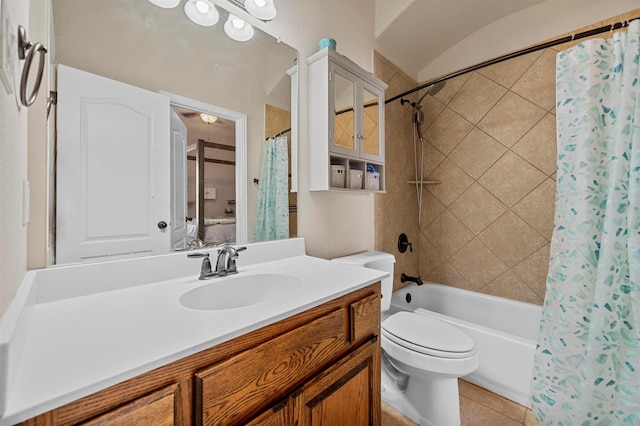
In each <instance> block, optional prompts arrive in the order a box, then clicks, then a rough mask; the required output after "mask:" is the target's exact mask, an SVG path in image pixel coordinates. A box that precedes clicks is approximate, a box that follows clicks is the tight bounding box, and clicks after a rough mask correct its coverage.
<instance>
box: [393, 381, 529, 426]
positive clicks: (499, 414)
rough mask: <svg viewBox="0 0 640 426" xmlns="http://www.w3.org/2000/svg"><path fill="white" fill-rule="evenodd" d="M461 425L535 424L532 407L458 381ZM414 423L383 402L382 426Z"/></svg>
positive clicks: (520, 425) (411, 424) (518, 425)
mask: <svg viewBox="0 0 640 426" xmlns="http://www.w3.org/2000/svg"><path fill="white" fill-rule="evenodd" d="M459 386H460V417H461V421H462V426H538V422H537V421H536V420H535V418H534V417H533V414H532V413H531V410H529V409H527V408H525V407H523V406H522V405H519V404H516V403H515V402H512V401H509V400H508V399H505V398H503V397H501V396H499V395H496V394H494V393H492V392H489V391H487V390H485V389H483V388H481V387H478V386H476V385H473V384H471V383H468V382H465V381H464V380H460V381H459ZM415 424H416V423H414V422H412V421H411V420H409V419H408V418H406V417H404V416H403V415H402V414H400V413H399V412H397V411H395V410H394V409H393V408H391V407H390V406H388V405H386V404H384V403H383V404H382V426H413V425H415Z"/></svg>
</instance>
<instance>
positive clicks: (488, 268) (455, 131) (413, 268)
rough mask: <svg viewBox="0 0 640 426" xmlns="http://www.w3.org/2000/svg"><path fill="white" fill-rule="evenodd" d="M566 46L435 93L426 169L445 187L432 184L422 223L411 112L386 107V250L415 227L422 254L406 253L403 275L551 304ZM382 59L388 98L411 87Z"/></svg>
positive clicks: (382, 232)
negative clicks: (559, 81)
mask: <svg viewBox="0 0 640 426" xmlns="http://www.w3.org/2000/svg"><path fill="white" fill-rule="evenodd" d="M555 53H556V51H555V50H553V49H548V50H544V51H540V52H535V53H531V54H529V55H526V56H523V57H520V58H516V59H512V60H510V61H507V62H503V63H500V64H496V65H493V66H491V67H487V68H484V69H482V70H480V71H477V72H473V73H469V74H466V75H463V76H460V77H457V78H455V79H451V80H449V81H447V83H446V85H445V86H444V88H442V90H441V91H440V92H438V93H436V94H435V95H434V96H431V95H427V96H426V97H425V99H424V101H423V102H422V111H423V112H424V114H425V122H424V124H423V127H422V129H423V133H424V136H425V139H426V140H425V146H424V167H425V170H424V172H425V177H426V178H427V180H430V181H438V182H440V183H438V184H433V185H428V186H426V187H425V189H424V190H423V208H422V223H421V227H420V228H421V229H418V222H417V201H416V199H417V197H416V193H415V185H411V184H408V183H407V182H408V181H410V180H415V176H414V171H413V170H414V164H413V161H414V160H413V158H414V157H413V145H412V144H413V142H412V139H413V133H412V126H411V113H412V108H411V107H409V106H408V105H404V106H401V105H400V102H392V103H390V104H388V105H387V116H386V120H387V121H386V126H387V135H386V136H387V139H386V144H387V145H386V162H387V168H386V173H387V188H388V189H387V194H385V195H381V196H377V200H376V209H377V211H376V247H377V248H378V249H380V250H386V251H392V252H393V251H394V243H395V241H394V238H397V235H395V234H397V233H398V232H399V231H400V230H401V229H402V228H403V227H404V228H410V229H408V230H405V231H404V232H406V233H407V234H408V235H409V237H410V239H411V240H412V241H413V243H414V244H415V245H414V248H415V249H417V250H414V253H413V254H412V255H410V256H409V257H408V258H407V260H404V259H405V256H406V255H405V254H402V255H399V254H396V258H397V259H400V261H399V262H398V266H400V268H397V269H400V270H398V271H397V272H403V270H402V269H403V268H404V269H405V270H404V272H406V273H408V274H410V272H415V273H417V274H420V275H421V276H422V278H423V279H425V280H428V281H433V282H439V283H443V284H448V285H453V286H456V287H462V288H467V289H470V290H474V291H480V292H483V293H489V294H494V295H499V296H503V297H508V298H510V299H516V300H522V301H526V302H532V303H538V304H541V303H542V301H543V298H544V285H545V278H546V270H547V263H548V256H549V241H550V239H551V232H552V227H553V203H554V197H555V181H554V174H555V155H556V154H555V140H556V137H555V116H554V104H555V85H554V75H555ZM376 64H377V65H379V66H378V67H376V68H375V71H376V73H377V75H378V77H379V78H382V79H383V80H384V81H385V82H387V83H388V84H389V86H390V87H389V90H388V91H387V92H388V96H394V95H395V94H397V93H402V92H403V91H405V90H407V87H411V80H410V79H409V78H407V77H406V76H404V75H402V73H401V72H400V71H399V70H397V69H396V68H395V67H393V66H392V65H391V64H389V63H388V61H386V60H385V59H384V58H380V57H377V59H376ZM414 87H415V86H414ZM418 95H419V96H422V93H419V94H418ZM416 97H417V96H416ZM414 100H415V99H414ZM395 252H397V248H395ZM394 254H395V253H394ZM398 284H399V280H398V281H396V285H398Z"/></svg>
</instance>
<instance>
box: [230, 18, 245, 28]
mask: <svg viewBox="0 0 640 426" xmlns="http://www.w3.org/2000/svg"><path fill="white" fill-rule="evenodd" d="M231 23H232V24H233V26H234V27H235V28H236V29H239V30H241V29H242V27H244V21H243V20H241V19H234V20H233V21H231Z"/></svg>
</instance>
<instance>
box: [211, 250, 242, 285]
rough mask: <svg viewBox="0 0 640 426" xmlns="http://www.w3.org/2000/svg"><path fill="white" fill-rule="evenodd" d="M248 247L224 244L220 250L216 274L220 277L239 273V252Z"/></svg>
mask: <svg viewBox="0 0 640 426" xmlns="http://www.w3.org/2000/svg"><path fill="white" fill-rule="evenodd" d="M246 249H247V248H246V247H238V248H235V247H233V246H224V247H222V248H220V249H219V250H218V260H217V261H216V270H215V272H214V273H215V274H216V275H217V276H219V277H222V276H225V275H229V274H237V273H238V269H237V268H236V259H238V252H239V251H242V250H246Z"/></svg>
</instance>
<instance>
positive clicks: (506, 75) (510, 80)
mask: <svg viewBox="0 0 640 426" xmlns="http://www.w3.org/2000/svg"><path fill="white" fill-rule="evenodd" d="M540 55H542V52H541V51H539V52H532V53H529V54H527V55H524V56H520V57H517V58H513V59H509V60H507V61H503V62H499V63H497V64H494V65H489V66H488V67H485V68H482V69H480V70H478V71H477V72H478V73H480V74H482V75H484V76H485V77H487V78H490V79H491V80H493V81H495V82H496V83H498V84H500V85H501V86H504V87H506V88H507V89H508V88H510V87H511V86H513V85H514V83H515V82H516V81H518V79H519V78H520V77H522V75H523V74H524V73H525V71H527V69H529V67H530V66H531V65H532V64H533V63H534V62H535V61H536V60H537V59H538V58H539V57H540Z"/></svg>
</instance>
